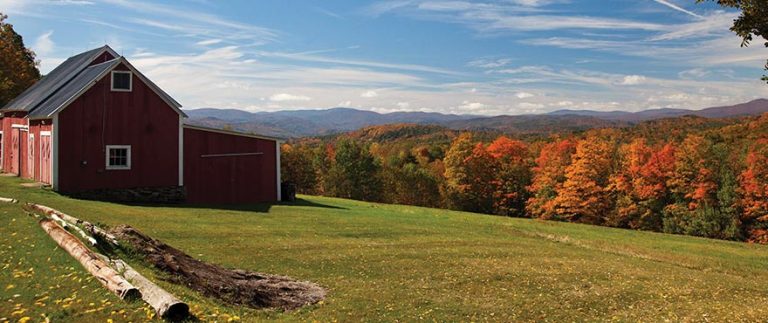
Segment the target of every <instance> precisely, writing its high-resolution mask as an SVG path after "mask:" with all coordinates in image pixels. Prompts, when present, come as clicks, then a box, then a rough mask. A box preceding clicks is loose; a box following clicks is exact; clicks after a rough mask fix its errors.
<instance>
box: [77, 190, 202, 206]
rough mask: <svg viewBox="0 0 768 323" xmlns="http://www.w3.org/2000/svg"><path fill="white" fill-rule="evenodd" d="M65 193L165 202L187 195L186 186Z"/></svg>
mask: <svg viewBox="0 0 768 323" xmlns="http://www.w3.org/2000/svg"><path fill="white" fill-rule="evenodd" d="M64 194H66V195H69V196H71V197H74V198H79V199H86V200H98V201H110V202H130V203H165V204H169V203H182V202H184V201H185V200H186V197H187V194H186V191H185V190H184V187H181V186H169V187H138V188H125V189H101V190H92V191H85V192H77V193H64Z"/></svg>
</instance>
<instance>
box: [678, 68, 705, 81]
mask: <svg viewBox="0 0 768 323" xmlns="http://www.w3.org/2000/svg"><path fill="white" fill-rule="evenodd" d="M710 73H711V72H710V71H709V70H706V69H703V68H699V67H697V68H692V69H689V70H685V71H682V72H680V73H677V75H678V76H679V77H680V78H682V79H694V78H703V77H706V76H707V75H709V74H710Z"/></svg>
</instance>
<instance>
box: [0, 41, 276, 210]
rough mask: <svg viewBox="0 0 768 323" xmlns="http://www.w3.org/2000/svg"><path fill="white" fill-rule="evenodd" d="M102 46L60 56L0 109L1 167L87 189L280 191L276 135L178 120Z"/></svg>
mask: <svg viewBox="0 0 768 323" xmlns="http://www.w3.org/2000/svg"><path fill="white" fill-rule="evenodd" d="M185 118H186V115H185V114H184V112H183V111H182V110H181V105H180V104H179V103H178V102H176V101H175V100H174V99H173V98H172V97H171V96H170V95H168V94H167V93H165V92H164V91H163V90H162V89H160V88H159V87H158V86H157V85H156V84H154V83H152V81H150V80H149V79H148V78H147V77H146V76H144V75H143V74H142V73H141V72H139V71H138V70H137V69H136V68H135V67H134V66H133V65H131V63H129V62H128V60H126V59H125V57H121V56H120V55H118V54H117V53H116V52H115V51H114V50H112V49H111V48H110V47H109V46H104V47H101V48H97V49H93V50H90V51H87V52H84V53H81V54H78V55H75V56H73V57H70V58H69V59H67V60H66V61H65V62H64V63H62V64H61V65H59V66H58V67H56V69H54V70H53V71H51V73H49V74H48V75H46V76H45V77H43V78H42V79H41V80H40V81H38V82H37V83H35V84H34V85H32V86H31V87H30V88H29V89H27V90H26V91H24V92H23V93H22V94H21V95H19V96H18V97H17V98H15V99H14V100H13V101H11V102H10V103H8V104H7V105H6V106H5V107H3V108H2V109H0V161H1V162H0V169H2V171H3V172H6V173H12V174H15V175H18V176H21V177H23V178H28V179H33V180H36V181H38V182H42V183H46V184H50V185H51V186H52V187H53V189H54V190H56V191H59V192H62V193H65V194H70V195H73V196H82V197H88V198H99V199H108V200H123V201H166V202H169V201H184V200H185V201H187V202H190V203H254V202H268V201H278V200H280V142H279V141H278V140H277V139H275V138H269V137H265V136H258V135H252V134H245V133H237V132H232V131H224V130H218V129H209V128H203V127H198V126H191V125H185V124H184V119H185Z"/></svg>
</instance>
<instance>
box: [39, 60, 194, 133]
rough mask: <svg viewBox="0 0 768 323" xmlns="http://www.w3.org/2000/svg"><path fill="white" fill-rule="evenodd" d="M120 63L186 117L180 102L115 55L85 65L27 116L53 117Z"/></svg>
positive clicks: (126, 61)
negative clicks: (105, 59)
mask: <svg viewBox="0 0 768 323" xmlns="http://www.w3.org/2000/svg"><path fill="white" fill-rule="evenodd" d="M120 64H123V65H125V66H126V67H128V69H129V70H130V71H131V72H132V73H133V75H134V76H136V77H138V78H139V79H140V80H141V81H142V82H144V83H145V84H146V85H147V86H149V88H150V89H152V90H153V91H154V92H155V93H156V94H157V95H159V96H160V98H162V99H163V101H165V103H167V104H168V105H169V106H170V107H171V108H173V109H174V110H175V111H176V113H178V114H179V115H181V116H182V117H187V115H186V114H185V113H184V112H183V111H181V104H179V103H178V102H176V100H174V99H173V98H172V97H171V96H170V95H168V93H165V91H163V90H162V89H160V87H158V86H157V85H156V84H155V83H153V82H152V81H150V80H149V79H148V78H147V77H146V76H144V74H142V73H141V72H139V70H137V69H136V68H135V67H134V66H133V65H131V63H129V62H128V60H126V59H125V57H117V58H115V59H112V60H110V61H106V62H104V63H101V64H97V65H92V66H89V67H87V68H86V69H85V70H83V72H82V73H80V74H79V75H78V76H77V77H76V78H75V79H73V80H72V81H70V82H69V83H68V84H67V85H66V86H64V87H63V88H62V89H61V90H59V91H58V92H57V93H56V94H55V95H54V96H53V97H51V98H50V99H48V100H47V101H46V102H45V104H43V105H41V106H40V107H39V108H37V109H35V110H33V111H32V112H31V113H30V114H29V117H30V118H31V119H47V118H50V117H53V115H55V114H56V113H58V112H59V111H61V110H63V109H64V108H66V107H67V106H68V105H69V104H70V103H72V101H74V100H76V99H77V98H78V97H80V95H82V94H83V93H85V92H86V91H88V89H90V88H91V87H92V86H93V85H94V84H96V82H98V81H99V80H101V79H102V78H103V77H104V76H106V75H107V74H109V72H111V71H112V70H113V69H114V68H115V67H117V66H118V65H120Z"/></svg>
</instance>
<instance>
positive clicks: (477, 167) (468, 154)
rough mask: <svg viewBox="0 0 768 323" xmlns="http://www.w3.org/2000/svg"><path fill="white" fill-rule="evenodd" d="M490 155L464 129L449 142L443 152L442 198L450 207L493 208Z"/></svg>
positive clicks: (467, 208)
mask: <svg viewBox="0 0 768 323" xmlns="http://www.w3.org/2000/svg"><path fill="white" fill-rule="evenodd" d="M493 162H494V159H493V157H491V155H490V154H489V153H488V151H487V150H486V149H485V147H484V146H483V144H482V143H473V142H472V135H470V134H469V133H465V134H462V135H460V136H459V137H458V138H456V140H454V141H453V143H451V147H450V148H449V149H448V152H447V153H446V155H445V187H444V190H445V198H446V204H447V205H448V206H449V207H450V208H453V209H457V210H463V211H472V212H482V213H491V212H492V211H493V191H494V189H493V186H492V184H491V182H492V181H493V179H494V173H493V172H494V169H495V167H493V165H492V164H493Z"/></svg>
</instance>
